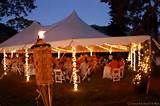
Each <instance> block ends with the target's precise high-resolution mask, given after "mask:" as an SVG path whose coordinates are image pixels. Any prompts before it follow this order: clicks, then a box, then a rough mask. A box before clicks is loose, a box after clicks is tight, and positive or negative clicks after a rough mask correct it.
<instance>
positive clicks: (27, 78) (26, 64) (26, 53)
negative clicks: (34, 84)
mask: <svg viewBox="0 0 160 106" xmlns="http://www.w3.org/2000/svg"><path fill="white" fill-rule="evenodd" d="M28 58H29V55H28V49H27V48H26V49H25V76H26V81H27V82H28V81H29V78H30V75H29V65H28Z"/></svg>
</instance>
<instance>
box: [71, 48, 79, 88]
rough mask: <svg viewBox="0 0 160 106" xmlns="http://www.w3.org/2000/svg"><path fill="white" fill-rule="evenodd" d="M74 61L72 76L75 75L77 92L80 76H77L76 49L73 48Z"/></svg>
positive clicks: (74, 81)
mask: <svg viewBox="0 0 160 106" xmlns="http://www.w3.org/2000/svg"><path fill="white" fill-rule="evenodd" d="M72 61H73V64H72V65H73V72H72V75H73V84H74V91H77V90H78V83H77V80H78V76H77V65H76V48H75V47H73V48H72Z"/></svg>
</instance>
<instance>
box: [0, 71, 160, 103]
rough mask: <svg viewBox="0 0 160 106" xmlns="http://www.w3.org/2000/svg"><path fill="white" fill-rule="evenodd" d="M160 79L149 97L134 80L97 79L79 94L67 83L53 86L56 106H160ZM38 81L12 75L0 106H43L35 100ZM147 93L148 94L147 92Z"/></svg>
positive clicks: (1, 88)
mask: <svg viewBox="0 0 160 106" xmlns="http://www.w3.org/2000/svg"><path fill="white" fill-rule="evenodd" d="M159 81H160V78H159V77H156V78H152V79H151V85H150V86H151V87H150V91H149V94H148V95H146V94H145V91H144V89H139V88H138V87H135V86H134V85H132V83H131V81H130V79H128V78H125V79H122V80H121V81H120V82H112V80H109V79H100V78H98V77H93V78H92V79H91V81H89V82H88V81H85V82H82V83H81V84H79V90H78V92H74V91H73V84H72V83H69V82H64V83H62V84H54V85H53V86H54V87H53V105H54V106H117V105H119V106H138V105H140V106H146V105H147V106H160V85H159ZM36 88H37V86H36V83H35V79H34V78H32V79H31V81H30V82H26V81H25V80H24V79H23V78H21V77H19V76H17V75H16V74H13V73H10V74H8V75H7V76H5V77H4V78H3V79H1V80H0V106H43V103H42V100H41V99H39V100H38V101H37V100H35V98H36V97H37V96H38V93H37V92H36ZM143 91H144V92H143Z"/></svg>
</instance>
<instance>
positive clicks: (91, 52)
mask: <svg viewBox="0 0 160 106" xmlns="http://www.w3.org/2000/svg"><path fill="white" fill-rule="evenodd" d="M86 48H87V49H88V50H89V52H90V56H92V55H93V50H92V49H91V48H89V47H88V46H86Z"/></svg>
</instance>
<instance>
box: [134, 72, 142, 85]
mask: <svg viewBox="0 0 160 106" xmlns="http://www.w3.org/2000/svg"><path fill="white" fill-rule="evenodd" d="M141 79H142V76H141V74H137V75H136V76H135V78H134V79H133V83H134V84H135V85H139V84H140V81H141Z"/></svg>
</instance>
